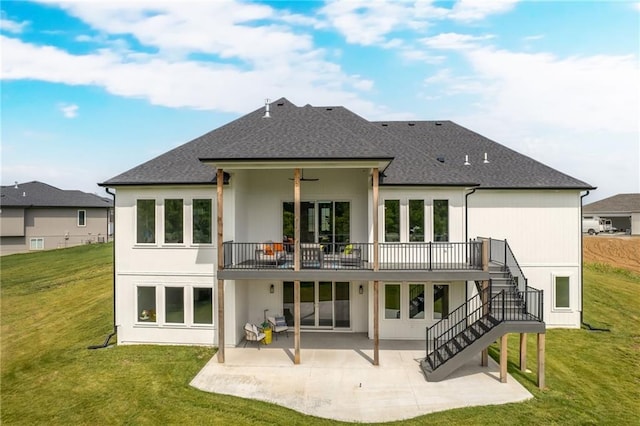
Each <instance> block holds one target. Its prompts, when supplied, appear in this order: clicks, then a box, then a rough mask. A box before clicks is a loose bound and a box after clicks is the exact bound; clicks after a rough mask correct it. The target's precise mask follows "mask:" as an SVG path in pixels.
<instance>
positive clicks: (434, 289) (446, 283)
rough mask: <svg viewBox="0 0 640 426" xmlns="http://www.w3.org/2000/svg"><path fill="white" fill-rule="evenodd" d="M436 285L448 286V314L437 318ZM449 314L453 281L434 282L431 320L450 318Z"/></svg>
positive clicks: (432, 286)
mask: <svg viewBox="0 0 640 426" xmlns="http://www.w3.org/2000/svg"><path fill="white" fill-rule="evenodd" d="M436 286H447V288H448V290H447V314H446V315H442V313H440V315H441V317H440V318H436V300H435V298H436ZM449 315H451V282H434V283H432V285H431V320H432V321H441V320H446V319H449Z"/></svg>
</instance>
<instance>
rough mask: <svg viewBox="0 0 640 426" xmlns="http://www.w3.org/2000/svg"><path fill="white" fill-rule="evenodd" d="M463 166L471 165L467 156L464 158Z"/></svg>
mask: <svg viewBox="0 0 640 426" xmlns="http://www.w3.org/2000/svg"><path fill="white" fill-rule="evenodd" d="M464 165H465V166H470V165H471V163H470V162H469V156H468V155H465V156H464Z"/></svg>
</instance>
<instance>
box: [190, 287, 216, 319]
mask: <svg viewBox="0 0 640 426" xmlns="http://www.w3.org/2000/svg"><path fill="white" fill-rule="evenodd" d="M193 323H194V324H213V290H212V289H210V288H199V287H195V288H194V289H193Z"/></svg>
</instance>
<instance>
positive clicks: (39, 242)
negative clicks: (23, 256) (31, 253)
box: [29, 238, 44, 250]
mask: <svg viewBox="0 0 640 426" xmlns="http://www.w3.org/2000/svg"><path fill="white" fill-rule="evenodd" d="M29 250H44V238H31V239H29Z"/></svg>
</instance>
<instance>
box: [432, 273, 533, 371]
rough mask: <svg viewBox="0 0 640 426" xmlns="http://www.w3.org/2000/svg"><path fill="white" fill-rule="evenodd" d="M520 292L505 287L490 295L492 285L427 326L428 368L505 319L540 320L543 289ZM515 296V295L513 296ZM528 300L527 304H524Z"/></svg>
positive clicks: (456, 352)
mask: <svg viewBox="0 0 640 426" xmlns="http://www.w3.org/2000/svg"><path fill="white" fill-rule="evenodd" d="M520 293H522V292H516V293H513V292H508V291H505V290H502V291H500V292H499V293H497V294H495V295H493V296H491V285H490V286H489V287H488V288H485V289H482V290H481V291H480V292H479V293H478V294H476V295H475V296H473V297H471V298H469V299H468V300H467V302H466V303H465V304H463V305H460V306H459V307H458V308H456V309H455V310H453V311H452V312H451V313H450V314H449V316H448V317H447V318H443V319H442V320H440V321H438V322H437V323H435V324H434V325H433V326H431V327H427V329H426V346H427V348H426V352H427V356H426V360H427V363H428V364H429V366H430V367H431V371H435V370H436V369H437V368H439V367H440V366H442V365H443V364H445V363H446V362H447V361H449V360H450V359H452V358H453V357H455V356H456V355H457V354H459V353H461V352H462V351H464V350H465V349H466V348H467V347H468V346H469V345H471V344H472V343H473V342H475V341H476V340H477V339H479V338H481V337H482V336H483V335H484V334H486V333H487V332H489V331H490V330H492V329H493V328H494V327H495V326H497V325H498V324H500V323H502V322H504V321H516V322H517V321H542V320H543V317H542V312H543V292H542V290H537V289H534V288H531V287H528V288H527V290H525V291H524V293H525V294H524V295H522V294H520ZM514 296H515V297H514ZM523 300H527V301H528V303H529V305H528V306H527V305H523Z"/></svg>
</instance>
